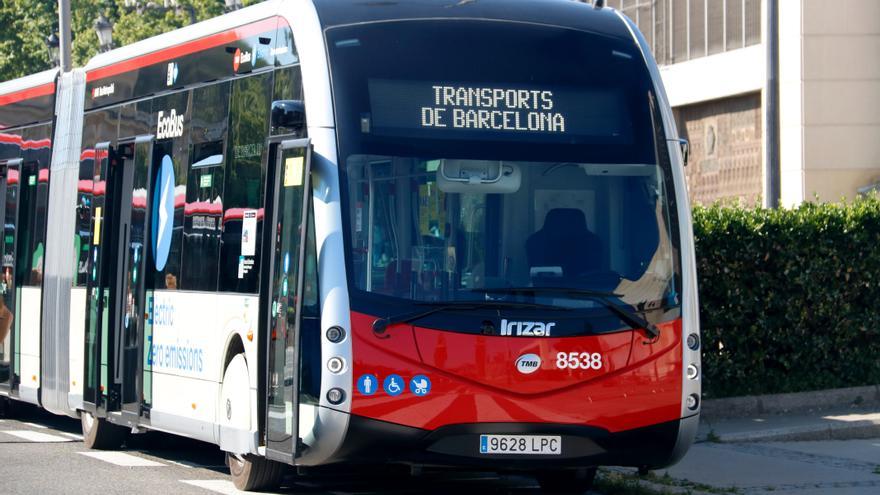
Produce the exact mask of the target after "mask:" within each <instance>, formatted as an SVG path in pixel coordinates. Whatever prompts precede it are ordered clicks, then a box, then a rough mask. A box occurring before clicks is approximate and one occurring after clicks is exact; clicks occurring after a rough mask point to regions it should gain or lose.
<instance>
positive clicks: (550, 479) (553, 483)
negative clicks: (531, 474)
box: [535, 468, 596, 494]
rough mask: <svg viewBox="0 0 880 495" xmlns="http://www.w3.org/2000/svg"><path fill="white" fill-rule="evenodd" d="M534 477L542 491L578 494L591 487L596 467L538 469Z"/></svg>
mask: <svg viewBox="0 0 880 495" xmlns="http://www.w3.org/2000/svg"><path fill="white" fill-rule="evenodd" d="M535 478H537V480H538V485H540V486H541V490H542V491H543V492H546V493H578V494H580V493H584V492H585V491H587V490H589V489H590V488H592V487H593V480H594V479H596V468H586V469H559V470H553V471H539V472H537V473H535Z"/></svg>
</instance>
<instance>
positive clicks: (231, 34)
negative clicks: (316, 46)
mask: <svg viewBox="0 0 880 495" xmlns="http://www.w3.org/2000/svg"><path fill="white" fill-rule="evenodd" d="M278 19H280V17H277V16H276V17H270V18H268V19H263V20H262V21H257V22H254V23H252V24H247V25H244V26H239V27H237V28H234V29H230V30H229V31H224V32H222V33H217V34H212V35H210V36H206V37H204V38H199V39H197V40H193V41H188V42H186V43H182V44H180V45H175V46H172V47H170V48H166V49H164V50H158V51H155V52H152V53H148V54H146V55H140V56H136V57H134V58H130V59H128V60H124V61H122V62H118V63H115V64H113V65H108V66H107V67H101V68H99V69H94V70H92V71H89V72H88V73H87V74H86V81H88V82H92V81H96V80H99V79H104V78H107V77H111V76H115V75H118V74H122V73H125V72H129V71H133V70H135V69H140V68H142V67H146V66H149V65H153V64H158V63H161V62H165V61H167V60H171V59H175V58H179V57H183V56H185V55H189V54H191V53H195V52H200V51H202V50H207V49H209V48H214V47H215V46H220V45H224V44H226V43H232V42H235V41H238V40H240V39H242V38H247V37H248V36H252V35H255V34H260V33H265V32H267V31H271V30H274V29H276V27H277V22H278ZM230 63H231V60H230Z"/></svg>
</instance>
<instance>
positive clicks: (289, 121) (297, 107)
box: [272, 100, 306, 135]
mask: <svg viewBox="0 0 880 495" xmlns="http://www.w3.org/2000/svg"><path fill="white" fill-rule="evenodd" d="M305 127H306V107H305V105H304V104H303V102H302V101H301V100H277V101H273V102H272V130H273V134H297V135H303V134H304V130H305Z"/></svg>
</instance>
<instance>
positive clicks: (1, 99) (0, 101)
mask: <svg viewBox="0 0 880 495" xmlns="http://www.w3.org/2000/svg"><path fill="white" fill-rule="evenodd" d="M53 93H55V83H54V82H51V83H46V84H43V85H40V86H34V87H33V88H28V89H23V90H21V91H16V92H15V93H9V94H5V95H0V106H3V105H9V104H10V103H16V102H19V101H23V100H30V99H31V98H38V97H40V96H46V95H51V94H53Z"/></svg>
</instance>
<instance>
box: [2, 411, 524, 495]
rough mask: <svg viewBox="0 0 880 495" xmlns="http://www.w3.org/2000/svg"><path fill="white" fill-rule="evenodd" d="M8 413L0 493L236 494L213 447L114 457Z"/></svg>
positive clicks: (344, 477) (360, 482)
mask: <svg viewBox="0 0 880 495" xmlns="http://www.w3.org/2000/svg"><path fill="white" fill-rule="evenodd" d="M16 406H17V407H16V410H15V411H14V413H13V415H12V418H7V419H0V493H4V494H19V493H20V494H35V493H40V494H55V493H63V494H89V495H94V494H102V495H105V494H114V493H125V494H127V495H129V494H130V495H134V494H145V495H146V494H149V495H157V494H160V495H165V494H175V495H178V494H190V493H191V494H202V495H204V494H209V493H238V492H237V491H236V490H235V488H234V486H233V485H232V482H231V481H230V479H229V471H228V469H227V468H226V466H225V465H224V462H223V459H224V458H223V454H222V453H221V452H220V450H219V449H218V448H217V447H216V446H214V445H210V444H206V443H202V442H197V441H193V440H188V439H184V438H180V437H176V436H173V435H166V434H163V433H158V432H149V433H146V434H142V435H133V436H131V437H130V440H129V441H128V444H127V445H126V446H125V448H123V449H121V450H119V451H113V452H109V451H94V450H88V449H86V448H85V447H84V446H83V444H82V437H81V434H80V433H81V431H80V425H79V421H77V420H73V419H70V418H66V417H59V416H54V415H52V414H49V413H46V412H45V411H41V410H39V409H37V408H34V407H30V406H26V405H20V404H16ZM280 493H305V494H310V495H312V494H325V493H327V494H340V495H347V494H379V493H381V494H390V495H406V494H425V493H427V494H435V493H436V494H444V495H445V494H454V493H461V494H465V493H481V494H499V495H501V494H516V495H525V494H536V493H540V490H539V489H538V487H537V484H536V483H535V481H534V480H533V479H532V478H528V477H524V476H522V477H519V476H504V477H499V476H494V475H486V474H473V473H437V474H424V475H422V476H420V477H415V478H413V477H410V476H408V475H403V474H401V473H399V472H398V473H393V472H392V473H388V472H383V473H375V472H360V473H334V474H333V475H332V476H328V475H324V476H320V477H306V478H303V477H300V476H297V475H295V474H294V473H293V472H291V473H290V475H288V476H286V477H285V480H284V483H283V485H282V489H281V490H280Z"/></svg>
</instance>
